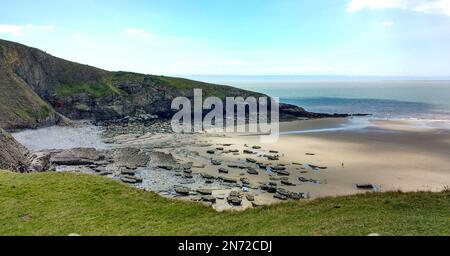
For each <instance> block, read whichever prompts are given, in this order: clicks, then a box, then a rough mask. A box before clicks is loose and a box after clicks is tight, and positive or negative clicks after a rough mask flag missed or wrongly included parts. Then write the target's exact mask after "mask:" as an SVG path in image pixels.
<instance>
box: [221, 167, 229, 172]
mask: <svg viewBox="0 0 450 256" xmlns="http://www.w3.org/2000/svg"><path fill="white" fill-rule="evenodd" d="M228 172H229V171H228V170H227V169H225V168H219V173H228Z"/></svg>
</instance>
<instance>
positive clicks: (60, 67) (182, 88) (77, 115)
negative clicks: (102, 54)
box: [0, 40, 317, 129]
mask: <svg viewBox="0 0 450 256" xmlns="http://www.w3.org/2000/svg"><path fill="white" fill-rule="evenodd" d="M194 88H200V89H203V95H204V96H205V97H209V96H217V97H219V98H222V99H224V98H225V97H227V96H230V97H238V96H241V97H248V96H262V94H259V93H255V92H251V91H246V90H242V89H238V88H235V87H231V86H225V85H217V84H211V83H204V82H199V81H193V80H189V79H183V78H176V77H166V76H156V75H144V74H137V73H131V72H109V71H106V70H102V69H98V68H95V67H91V66H88V65H82V64H78V63H75V62H70V61H67V60H64V59H60V58H57V57H54V56H51V55H49V54H47V53H45V52H43V51H41V50H39V49H36V48H31V47H28V46H25V45H21V44H18V43H14V42H9V41H5V40H0V93H1V94H0V98H1V99H2V101H0V121H1V123H0V127H2V128H5V129H16V128H17V129H20V128H30V127H37V126H42V125H51V124H55V123H57V122H58V120H59V118H60V115H58V114H62V115H64V116H66V117H69V118H72V119H107V120H111V119H117V118H123V117H125V116H133V115H137V114H142V113H145V114H153V115H158V116H161V117H170V116H171V114H172V111H171V108H170V104H171V101H172V100H173V99H174V98H176V97H179V96H184V97H188V98H192V96H193V89H194ZM280 112H281V113H280V115H281V116H283V108H281V111H280ZM311 114H312V113H308V112H306V111H304V110H303V109H302V108H299V107H296V106H291V107H290V112H289V117H310V116H311V117H317V116H316V115H311Z"/></svg>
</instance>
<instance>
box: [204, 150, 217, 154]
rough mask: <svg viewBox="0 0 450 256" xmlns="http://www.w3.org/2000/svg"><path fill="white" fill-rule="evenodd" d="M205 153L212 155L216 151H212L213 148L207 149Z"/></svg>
mask: <svg viewBox="0 0 450 256" xmlns="http://www.w3.org/2000/svg"><path fill="white" fill-rule="evenodd" d="M206 153H208V154H210V155H214V154H215V153H216V151H214V150H207V151H206Z"/></svg>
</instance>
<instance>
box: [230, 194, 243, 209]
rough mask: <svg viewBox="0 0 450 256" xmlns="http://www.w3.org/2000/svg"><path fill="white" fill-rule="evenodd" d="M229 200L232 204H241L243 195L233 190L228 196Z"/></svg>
mask: <svg viewBox="0 0 450 256" xmlns="http://www.w3.org/2000/svg"><path fill="white" fill-rule="evenodd" d="M227 202H228V203H229V204H231V205H235V206H239V205H241V204H242V195H241V193H239V192H238V191H231V192H230V195H229V196H228V197H227Z"/></svg>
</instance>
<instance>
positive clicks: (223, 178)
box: [219, 176, 237, 183]
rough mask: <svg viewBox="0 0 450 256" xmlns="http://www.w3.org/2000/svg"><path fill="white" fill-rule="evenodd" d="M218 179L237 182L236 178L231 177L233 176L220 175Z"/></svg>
mask: <svg viewBox="0 0 450 256" xmlns="http://www.w3.org/2000/svg"><path fill="white" fill-rule="evenodd" d="M219 179H220V180H222V181H223V182H226V183H237V180H236V179H233V178H228V177H224V176H220V177H219Z"/></svg>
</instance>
